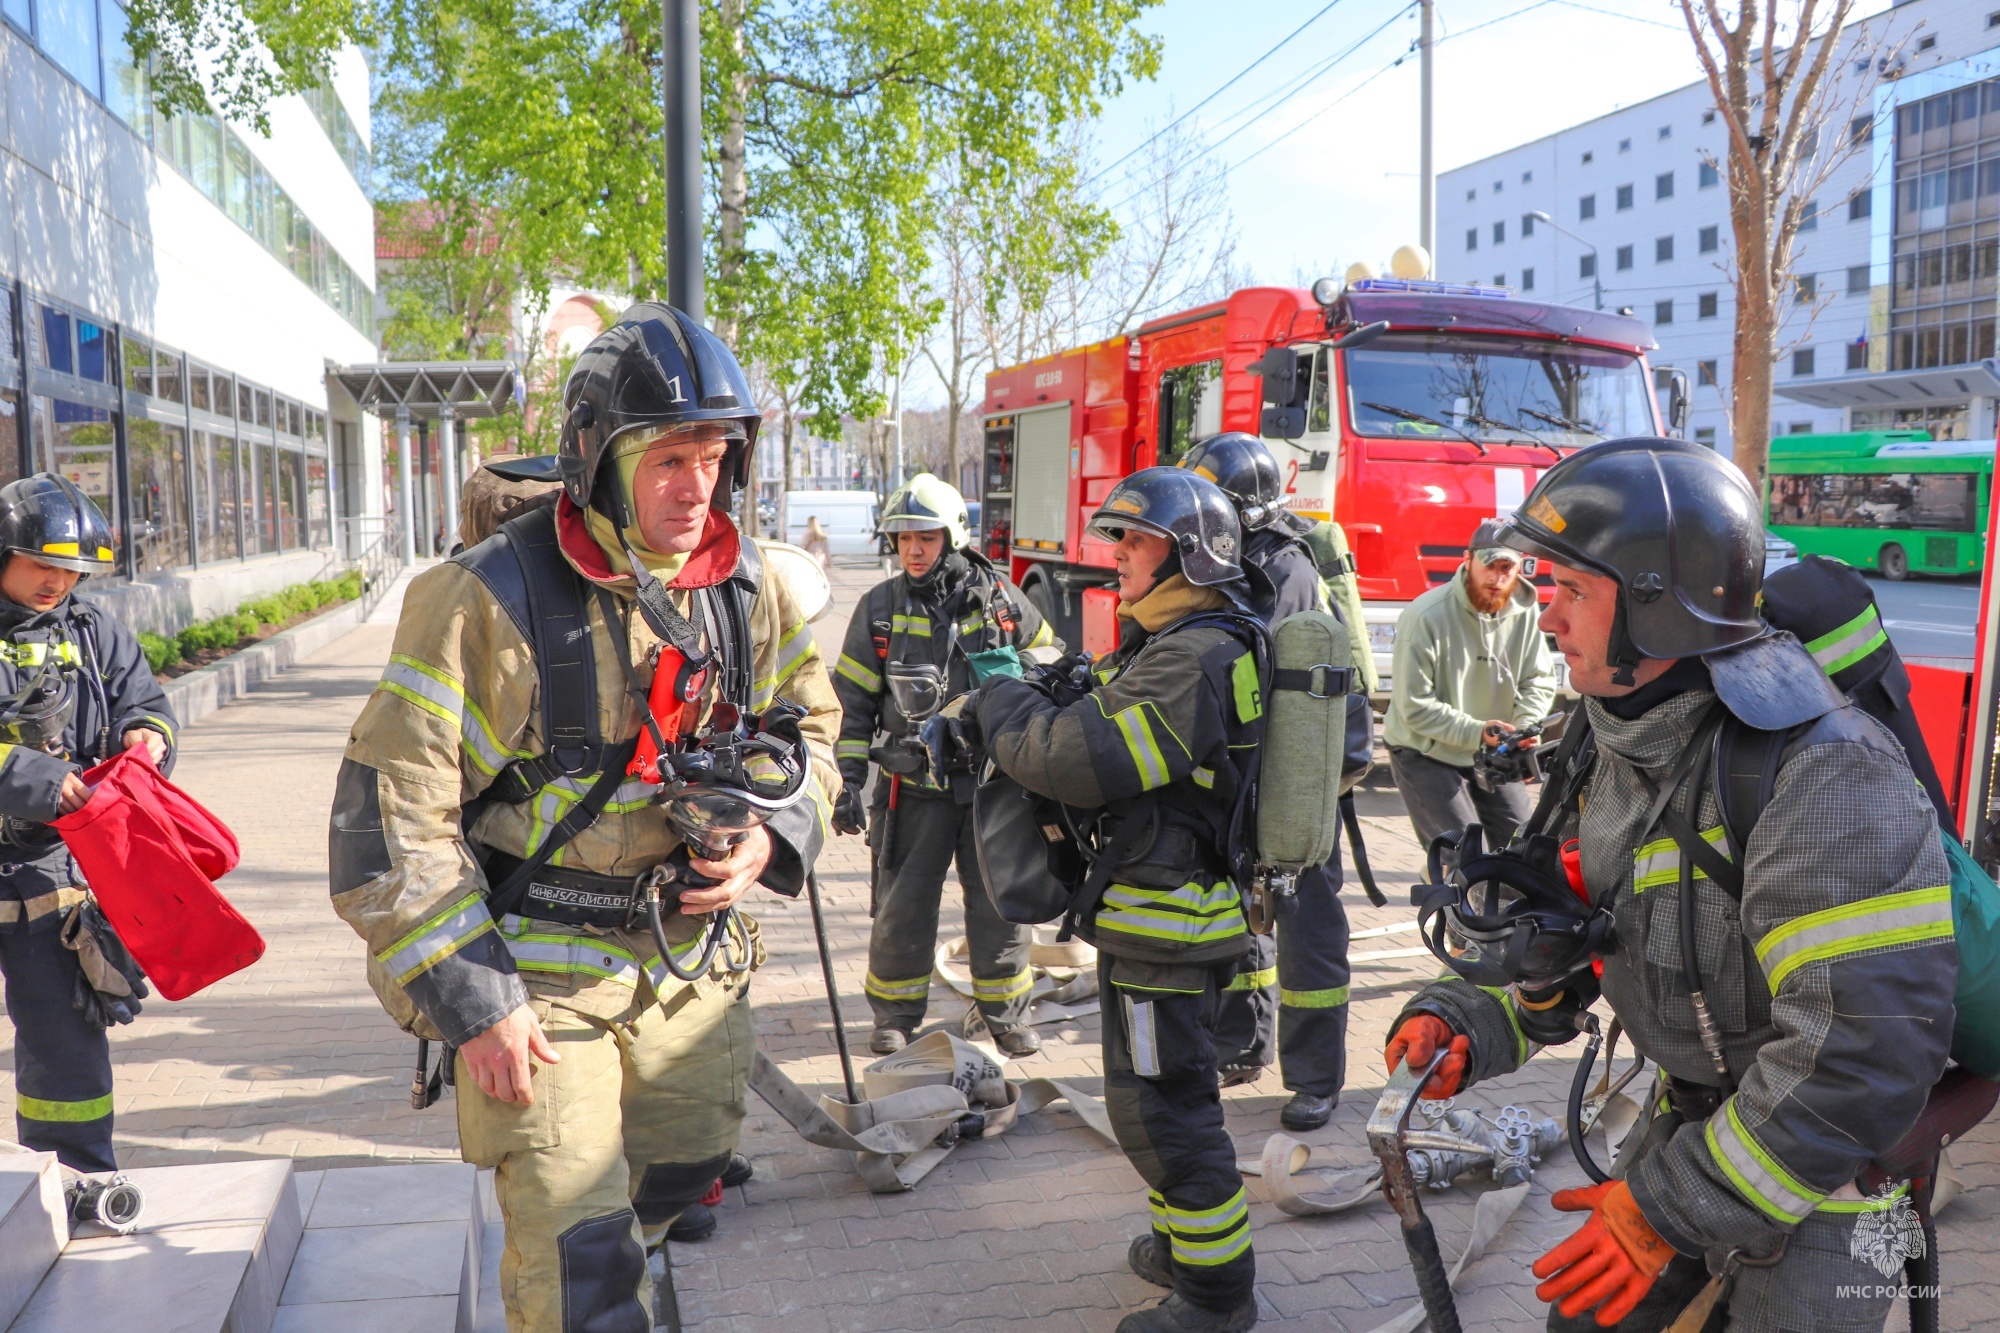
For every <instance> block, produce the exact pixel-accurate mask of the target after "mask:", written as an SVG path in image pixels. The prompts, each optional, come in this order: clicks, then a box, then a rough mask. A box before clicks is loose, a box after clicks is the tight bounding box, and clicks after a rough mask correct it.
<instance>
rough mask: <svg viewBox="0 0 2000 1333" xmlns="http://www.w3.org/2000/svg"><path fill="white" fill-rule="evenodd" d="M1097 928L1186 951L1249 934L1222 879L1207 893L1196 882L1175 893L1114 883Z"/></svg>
mask: <svg viewBox="0 0 2000 1333" xmlns="http://www.w3.org/2000/svg"><path fill="white" fill-rule="evenodd" d="M1097 929H1098V930H1100V931H1105V930H1108V931H1113V932H1115V933H1117V934H1120V935H1128V936H1132V937H1134V938H1137V939H1145V940H1164V941H1167V942H1168V943H1171V944H1180V945H1186V946H1190V947H1191V946H1194V945H1198V944H1214V943H1216V942H1217V941H1220V940H1227V939H1231V938H1233V937H1235V936H1237V935H1242V934H1245V933H1246V931H1247V927H1246V925H1245V923H1244V920H1243V899H1242V897H1241V896H1240V895H1239V894H1238V893H1237V892H1236V886H1235V885H1234V884H1232V883H1230V882H1229V881H1228V880H1226V879H1224V880H1218V881H1217V882H1216V883H1214V884H1213V885H1210V886H1209V887H1206V888H1204V887H1203V886H1202V885H1200V884H1199V883H1188V884H1183V885H1181V887H1179V888H1178V889H1138V888H1133V887H1132V886H1130V885H1128V884H1113V885H1112V886H1111V887H1110V888H1108V889H1106V890H1105V891H1104V904H1103V906H1102V907H1100V908H1099V909H1098V911H1097Z"/></svg>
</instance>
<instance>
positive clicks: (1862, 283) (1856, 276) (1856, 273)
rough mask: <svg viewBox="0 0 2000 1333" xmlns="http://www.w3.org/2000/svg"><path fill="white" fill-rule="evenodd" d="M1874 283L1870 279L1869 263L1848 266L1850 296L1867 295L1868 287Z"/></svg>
mask: <svg viewBox="0 0 2000 1333" xmlns="http://www.w3.org/2000/svg"><path fill="white" fill-rule="evenodd" d="M1873 285H1874V284H1872V283H1871V282H1869V280H1868V265H1866V264H1855V265H1852V266H1851V267H1849V268H1848V270H1847V294H1848V295H1849V296H1866V295H1868V289H1869V288H1870V287H1871V286H1873Z"/></svg>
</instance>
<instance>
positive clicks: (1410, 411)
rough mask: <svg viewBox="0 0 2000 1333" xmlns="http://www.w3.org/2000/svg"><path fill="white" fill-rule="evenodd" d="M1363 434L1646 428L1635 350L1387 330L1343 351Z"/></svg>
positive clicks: (1496, 440) (1548, 435)
mask: <svg viewBox="0 0 2000 1333" xmlns="http://www.w3.org/2000/svg"><path fill="white" fill-rule="evenodd" d="M1345 355H1346V358H1347V409H1348V413H1349V416H1350V419H1351V420H1352V421H1353V422H1354V429H1355V430H1356V431H1357V432H1359V433H1360V434H1362V435H1374V436H1382V437H1387V438H1390V439H1405V440H1449V439H1469V440H1474V441H1477V442H1478V443H1479V444H1481V445H1489V444H1507V443H1521V444H1527V443H1544V444H1552V445H1556V446H1558V447H1560V448H1565V449H1567V448H1576V447H1580V446H1582V445H1586V444H1592V443H1595V442H1596V441H1598V440H1603V439H1616V438H1618V437H1620V436H1626V435H1651V434H1653V433H1654V432H1655V430H1656V427H1655V426H1654V424H1653V414H1652V391H1651V390H1650V388H1649V387H1648V386H1647V384H1646V376H1645V372H1644V371H1643V370H1642V369H1641V367H1640V365H1639V360H1638V358H1637V357H1635V356H1632V355H1631V354H1629V353H1625V352H1614V351H1606V350H1604V349H1601V348H1593V347H1577V346H1574V345H1569V344H1563V343H1557V342H1553V341H1543V340H1541V339H1535V338H1509V337H1482V336H1474V335H1466V334H1428V333H1392V334H1386V335H1384V336H1383V337H1381V338H1378V339H1377V340H1375V341H1374V342H1372V343H1370V344H1369V345H1368V346H1366V347H1357V348H1355V349H1354V350H1353V351H1351V352H1347V353H1345Z"/></svg>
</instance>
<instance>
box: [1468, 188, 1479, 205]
mask: <svg viewBox="0 0 2000 1333" xmlns="http://www.w3.org/2000/svg"><path fill="white" fill-rule="evenodd" d="M1478 197H1479V187H1478V186H1474V187H1473V188H1472V189H1470V190H1467V191H1466V192H1465V202H1466V203H1468V204H1469V203H1471V202H1472V201H1473V200H1475V199H1477V198H1478Z"/></svg>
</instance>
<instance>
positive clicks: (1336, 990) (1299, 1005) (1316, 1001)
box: [1278, 986, 1347, 1009]
mask: <svg viewBox="0 0 2000 1333" xmlns="http://www.w3.org/2000/svg"><path fill="white" fill-rule="evenodd" d="M1278 1003H1279V1004H1281V1005H1283V1006H1284V1007H1285V1008H1287V1009H1338V1008H1340V1006H1342V1005H1343V1004H1346V1003H1347V987H1345V986H1331V987H1328V988H1327V989H1326V990H1285V989H1284V988H1283V987H1280V988H1279V990H1278Z"/></svg>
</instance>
